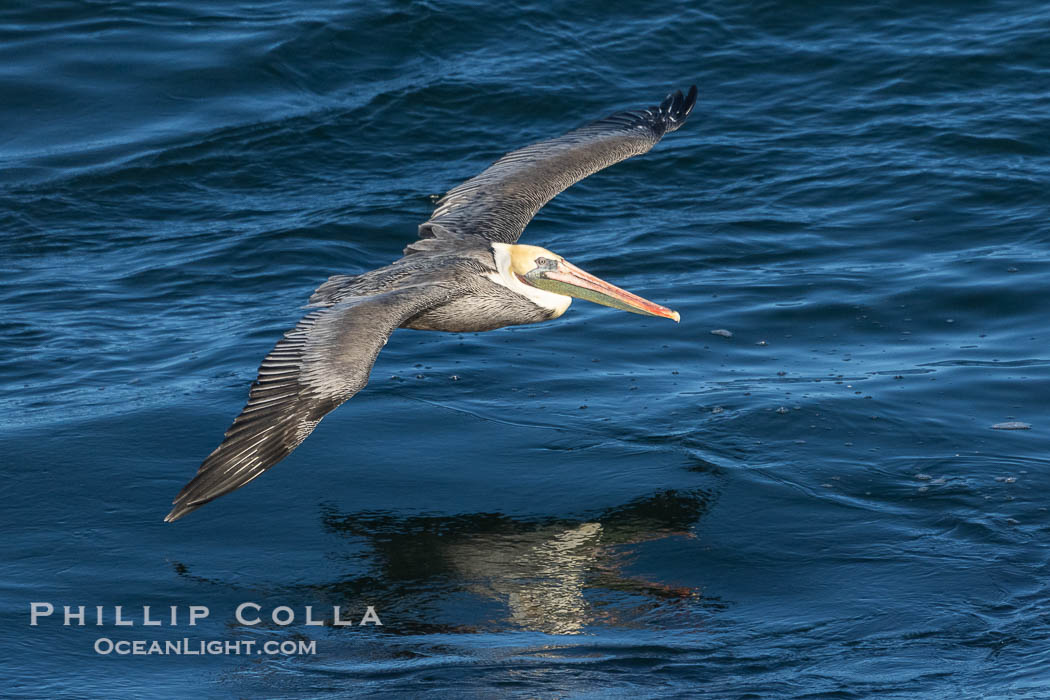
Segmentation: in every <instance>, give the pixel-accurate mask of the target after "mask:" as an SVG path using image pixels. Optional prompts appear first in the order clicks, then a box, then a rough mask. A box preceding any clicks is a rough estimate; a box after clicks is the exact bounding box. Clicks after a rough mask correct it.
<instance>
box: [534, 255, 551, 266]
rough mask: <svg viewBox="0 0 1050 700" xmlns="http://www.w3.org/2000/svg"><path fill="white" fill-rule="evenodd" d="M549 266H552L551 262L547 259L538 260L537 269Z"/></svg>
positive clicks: (540, 258)
mask: <svg viewBox="0 0 1050 700" xmlns="http://www.w3.org/2000/svg"><path fill="white" fill-rule="evenodd" d="M548 264H550V260H548V259H547V258H543V257H539V258H536V267H547V265H548Z"/></svg>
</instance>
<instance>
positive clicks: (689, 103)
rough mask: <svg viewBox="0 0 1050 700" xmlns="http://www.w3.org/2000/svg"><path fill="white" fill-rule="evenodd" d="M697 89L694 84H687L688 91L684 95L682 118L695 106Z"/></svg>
mask: <svg viewBox="0 0 1050 700" xmlns="http://www.w3.org/2000/svg"><path fill="white" fill-rule="evenodd" d="M696 95H697V89H696V86H695V85H690V86H689V93H688V94H687V95H686V96H685V104H684V105H682V118H683V119H685V118H686V117H688V116H689V114H690V113H691V112H692V111H693V107H695V106H696Z"/></svg>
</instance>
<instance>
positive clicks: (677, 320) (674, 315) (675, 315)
mask: <svg viewBox="0 0 1050 700" xmlns="http://www.w3.org/2000/svg"><path fill="white" fill-rule="evenodd" d="M668 318H670V319H671V320H672V321H674V322H675V323H681V321H682V315H681V314H680V313H678V312H677V311H672V312H671V315H670V316H669V317H668Z"/></svg>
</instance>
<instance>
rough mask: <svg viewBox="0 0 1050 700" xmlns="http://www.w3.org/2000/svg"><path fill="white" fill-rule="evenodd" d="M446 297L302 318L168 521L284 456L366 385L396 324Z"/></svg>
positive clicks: (389, 301)
mask: <svg viewBox="0 0 1050 700" xmlns="http://www.w3.org/2000/svg"><path fill="white" fill-rule="evenodd" d="M444 299H447V294H446V292H445V291H444V290H443V289H441V288H440V287H433V286H429V287H428V286H412V287H404V288H401V289H397V290H394V291H391V292H387V293H384V294H378V295H375V296H368V297H355V298H350V299H347V300H345V301H341V302H339V303H338V304H334V305H332V306H330V307H328V308H324V309H320V310H318V311H313V312H311V313H309V314H307V315H306V316H304V317H303V318H302V319H301V320H300V321H299V323H298V324H297V325H296V326H295V328H293V329H292V330H290V331H288V332H287V333H285V334H284V338H282V339H281V340H280V341H278V343H277V345H276V347H274V349H273V350H272V351H271V352H270V354H269V355H267V356H266V359H264V360H263V362H262V365H261V366H260V367H259V376H258V379H256V381H255V383H254V384H252V388H251V392H250V393H249V395H248V404H247V405H246V406H245V407H244V410H243V411H241V414H240V415H239V416H237V418H236V419H235V420H234V421H233V425H231V426H230V428H229V430H227V431H226V437H225V439H224V440H223V441H222V443H221V444H220V445H219V446H218V447H217V448H215V451H214V452H212V453H211V454H210V455H208V457H207V459H205V460H204V463H203V464H201V466H200V469H199V470H198V471H197V475H196V476H195V477H194V478H193V479H192V480H191V481H190V482H189V483H188V484H186V486H185V487H183V489H182V490H181V491H180V492H179V494H178V495H177V496H176V497H175V500H174V504H175V506H174V508H172V510H171V512H170V513H168V516H167V517H166V518H165V520H166V521H168V522H171V521H173V520H177V519H179V518H181V517H182V516H184V515H186V514H187V513H189V512H191V511H193V510H196V509H197V508H200V507H201V506H202V505H204V504H205V503H208V502H209V501H212V500H214V499H216V498H218V497H219V496H222V495H224V494H227V493H229V492H230V491H233V490H235V489H238V488H240V487H241V486H244V485H245V484H247V483H248V482H249V481H251V480H252V479H254V478H256V477H257V476H259V475H260V474H262V473H263V472H264V471H266V470H267V469H269V468H270V467H272V466H273V465H274V464H276V463H277V462H279V461H281V460H282V459H283V458H285V457H287V456H288V454H289V453H291V451H292V450H294V449H295V448H296V447H298V445H299V443H301V442H302V441H303V440H305V439H306V438H307V436H308V435H310V433H311V432H312V431H313V429H314V427H315V426H316V425H317V424H318V423H319V422H320V420H321V419H322V418H323V417H324V416H325V415H326V414H327V413H328V412H330V411H332V410H333V409H335V408H336V407H337V406H338V405H339V404H341V403H343V402H344V401H346V400H347V399H349V398H350V397H351V396H353V395H354V394H356V393H357V392H358V391H360V390H361V389H362V388H363V387H364V386H365V384H366V383H368V375H369V373H370V372H371V371H372V365H373V363H374V362H375V359H376V356H377V355H378V354H379V351H380V350H381V349H382V348H383V346H384V345H386V341H387V338H388V337H389V336H390V334H391V333H392V332H393V331H394V329H395V328H397V327H398V326H399V325H401V323H402V322H403V321H405V320H406V319H408V318H410V317H411V316H413V315H415V314H417V313H419V312H420V311H422V310H424V309H426V308H429V307H431V306H433V305H435V304H436V303H440V301H442V300H444Z"/></svg>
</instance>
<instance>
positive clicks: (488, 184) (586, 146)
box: [408, 85, 696, 252]
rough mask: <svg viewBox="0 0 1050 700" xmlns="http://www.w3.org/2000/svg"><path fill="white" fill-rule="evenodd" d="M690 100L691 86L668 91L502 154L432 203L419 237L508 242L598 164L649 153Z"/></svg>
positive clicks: (692, 98)
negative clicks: (645, 104)
mask: <svg viewBox="0 0 1050 700" xmlns="http://www.w3.org/2000/svg"><path fill="white" fill-rule="evenodd" d="M695 104H696V86H695V85H694V86H692V87H691V88H689V93H688V94H687V95H684V96H683V95H682V92H681V91H680V90H679V91H678V92H674V93H671V94H670V95H668V96H667V98H666V99H665V100H664V101H663V102H661V103H660V104H659V105H657V106H656V107H651V108H649V109H642V110H632V111H627V112H619V113H617V114H613V115H611V116H609V117H606V118H604V119H599V120H598V121H596V122H592V123H590V124H587V125H585V126H582V127H580V128H578V129H575V130H574V131H570V132H569V133H567V134H564V135H562V136H559V137H558V138H555V139H550V140H547V141H540V142H539V143H534V144H532V145H530V146H526V147H525V148H522V149H519V150H517V151H513V152H511V153H508V154H507V155H505V156H503V157H502V158H500V159H499V160H497V161H496V162H495V163H493V164H492V165H490V166H489V167H488V168H487V169H486V170H485V171H483V172H482V173H481V174H480V175H478V176H476V177H474V178H471V179H470V180H467V181H466V182H464V183H463V184H461V185H459V186H457V187H454V188H453V189H451V190H449V191H448V192H447V193H446V194H445V196H444V197H442V198H441V199H440V200H438V202H437V205H436V208H435V209H434V213H433V214H432V215H431V217H430V220H429V221H427V222H426V223H424V224H422V225H420V227H419V236H420V238H423V239H426V238H443V237H447V236H451V235H457V236H464V235H475V236H481V237H482V238H485V239H488V240H490V241H498V242H501V243H514V242H515V241H517V240H518V237H519V236H520V235H521V232H522V231H524V230H525V227H526V226H527V225H528V223H529V221H530V220H531V219H532V217H533V216H535V214H536V212H537V211H539V210H540V207H542V206H543V205H544V204H546V203H547V202H549V201H550V200H551V199H552V198H554V196H555V195H557V194H558V193H559V192H561V191H563V190H565V189H566V188H567V187H569V186H570V185H572V184H574V183H576V182H579V181H580V180H582V179H583V178H585V177H587V176H588V175H590V174H592V173H595V172H597V171H599V170H601V169H602V168H606V167H608V166H610V165H612V164H614V163H618V162H620V161H621V160H624V159H626V158H630V157H631V156H636V155H639V154H642V153H645V152H647V151H648V150H649V149H650V148H652V147H653V146H654V145H655V144H656V143H657V142H658V141H659V140H660V139H661V137H663V135H664V134H665V133H667V132H669V131H674V130H676V129H678V128H679V127H680V126H681V125H682V124H683V123H685V120H686V118H687V117H688V116H689V113H690V112H692V110H693V106H694V105H695ZM416 247H418V244H416ZM412 249H413V246H410V247H409V251H408V252H411V250H412Z"/></svg>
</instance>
